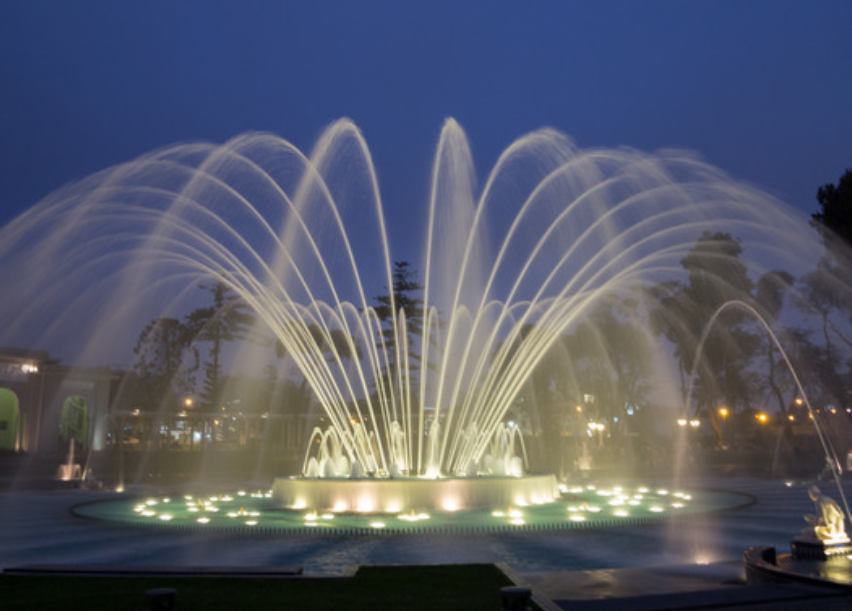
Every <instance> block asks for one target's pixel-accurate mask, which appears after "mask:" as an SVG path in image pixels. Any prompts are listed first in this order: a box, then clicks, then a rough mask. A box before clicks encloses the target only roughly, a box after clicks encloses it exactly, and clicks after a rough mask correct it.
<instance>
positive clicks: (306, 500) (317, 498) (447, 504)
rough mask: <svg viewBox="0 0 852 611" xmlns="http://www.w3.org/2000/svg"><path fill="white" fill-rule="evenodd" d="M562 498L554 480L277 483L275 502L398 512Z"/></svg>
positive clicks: (303, 480)
mask: <svg viewBox="0 0 852 611" xmlns="http://www.w3.org/2000/svg"><path fill="white" fill-rule="evenodd" d="M558 497H559V488H558V486H557V484H556V477H555V476H553V475H552V474H550V475H527V476H523V477H471V478H447V479H416V478H411V479H307V478H298V477H292V478H285V477H279V478H276V479H275V481H274V483H273V484H272V500H273V503H274V504H275V505H276V506H277V507H281V508H286V509H316V510H318V511H333V512H355V513H383V512H387V513H398V512H400V511H407V510H410V509H417V510H440V511H456V510H461V509H472V508H477V507H512V506H514V507H523V506H526V505H533V504H536V505H538V504H543V503H549V502H552V501H554V500H555V499H557V498H558Z"/></svg>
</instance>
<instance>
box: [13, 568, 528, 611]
mask: <svg viewBox="0 0 852 611" xmlns="http://www.w3.org/2000/svg"><path fill="white" fill-rule="evenodd" d="M507 585H512V584H511V582H510V581H509V579H508V578H507V577H506V576H505V575H504V574H503V573H502V572H501V571H500V570H499V569H498V568H497V567H496V566H494V565H490V564H480V565H455V566H454V565H440V566H400V567H396V566H394V567H365V568H362V569H360V570H359V571H358V573H357V574H356V575H355V576H354V577H352V578H310V577H308V578H305V577H301V578H242V577H241V578H221V577H217V578H210V577H147V576H146V577H132V576H130V577H77V576H36V575H28V576H21V575H0V607H2V608H3V609H4V611H17V610H20V609H38V610H39V611H52V610H54V609H55V610H57V611H76V610H77V609H79V610H81V611H82V610H86V611H99V610H104V611H106V610H110V611H122V610H124V609H127V610H132V611H144V610H145V609H147V608H148V602H147V599H146V597H145V591H146V590H149V589H152V588H174V589H175V590H177V596H176V604H175V609H176V611H190V610H197V609H204V610H210V611H215V610H217V609H222V610H228V611H234V610H235V609H246V610H250V611H263V610H265V609H270V610H273V609H274V610H275V611H281V610H285V609H309V610H319V611H322V610H326V609H327V610H329V611H332V610H335V611H359V610H362V609H363V610H364V611H368V610H369V611H377V610H382V611H387V610H393V609H399V610H405V611H418V610H421V609H422V610H423V611H426V610H429V611H434V610H435V609H441V610H442V611H453V610H458V611H477V610H482V611H486V610H487V611H494V610H495V609H499V608H500V588H501V587H502V586H507Z"/></svg>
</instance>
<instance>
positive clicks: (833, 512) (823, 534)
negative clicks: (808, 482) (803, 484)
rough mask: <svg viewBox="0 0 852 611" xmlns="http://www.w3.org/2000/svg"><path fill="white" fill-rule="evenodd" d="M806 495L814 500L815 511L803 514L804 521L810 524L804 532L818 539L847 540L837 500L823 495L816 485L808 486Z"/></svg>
mask: <svg viewBox="0 0 852 611" xmlns="http://www.w3.org/2000/svg"><path fill="white" fill-rule="evenodd" d="M808 497H809V498H810V499H811V500H812V501H813V502H814V505H815V508H816V513H815V514H809V515H806V516H805V521H806V522H807V523H808V524H810V526H809V527H808V528H806V529H805V532H804V534H805V535H808V536H812V537H815V538H817V539H819V540H820V541H845V542H848V541H849V537H847V536H846V526H845V524H844V521H845V517H844V515H843V510H842V509H840V505H838V504H837V501H835V500H834V499H833V498H831V497H829V496H826V495H824V494H823V493H822V492H821V491H820V489H819V488H818V487H817V486H811V487H810V488H808Z"/></svg>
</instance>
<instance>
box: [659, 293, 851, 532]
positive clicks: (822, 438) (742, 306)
mask: <svg viewBox="0 0 852 611" xmlns="http://www.w3.org/2000/svg"><path fill="white" fill-rule="evenodd" d="M730 309H738V310H742V311H744V312H746V313H747V314H749V315H750V316H751V317H752V318H753V319H754V320H755V321H757V322H758V323H760V325H761V326H762V327H763V329H764V330H765V331H766V333H767V335H768V336H769V339H770V341H771V342H772V345H773V348H774V349H775V350H777V352H778V354H780V355H781V358H782V359H783V361H784V365H785V366H786V367H787V370H788V372H789V374H790V376H791V377H792V379H793V383H794V384H795V387H796V390H797V392H798V396H799V398H800V399H801V401H802V403H803V405H804V406H805V407H806V408H807V410H808V415H809V417H810V418H809V419H810V421H811V422H812V423H813V427H814V430H815V431H816V434H817V438H818V439H819V443H820V447H821V448H822V451H823V454H824V457H825V463H826V465H827V466H828V468H829V469H830V472H831V475H832V479H833V481H834V484H835V486H836V488H837V491H838V493H839V495H840V498H841V500H842V502H843V508H844V510H845V512H846V517H847V519H849V522H850V524H852V512H850V510H849V503H848V501H847V500H846V494H845V493H844V492H843V485H842V482H841V476H842V473H843V468H842V466H841V462H840V459H839V458H838V456H837V452H836V451H835V449H834V446H833V445H832V444H831V441H830V439H829V437H828V434H827V432H826V431H825V430H824V429H823V426H822V424H821V423H820V419H819V417H818V415H817V413H816V410H814V408H813V405H811V401H810V399H809V398H808V393H807V392H806V391H805V387H804V386H803V385H802V381H801V379H800V377H799V374H798V372H797V371H796V369H795V368H794V367H793V363H792V361H791V360H790V357H789V355H788V354H787V351H786V350H785V349H784V346H783V345H782V344H781V341H780V339H779V338H778V335H777V334H776V333H775V331H774V330H773V329H772V327H771V325H770V324H769V323H768V322H767V321H766V319H765V318H764V317H763V315H762V314H761V313H760V312H759V311H758V310H757V309H756V308H755V307H754V306H753V305H751V304H749V303H746V302H744V301H741V300H737V299H732V300H730V301H727V302H725V303H723V304H722V305H721V306H719V307H718V308H717V309H716V311H715V312H714V313H713V315H712V316H711V317H710V320H708V321H707V324H706V325H705V326H704V330H703V331H702V333H701V337H700V338H699V340H698V343H697V345H696V347H695V356H694V358H693V360H692V363H693V364H692V370H691V371H690V374H689V377H688V378H687V385H686V389H687V393H686V399H685V403H684V406H685V412H687V413H689V411H690V405H691V403H692V397H693V393H694V389H695V384H694V381H695V380H696V375H697V372H698V369H699V367H700V366H701V360H702V358H703V356H704V346H705V343H706V342H707V338H708V337H709V336H710V333H711V331H713V330H714V328H715V327H716V325H717V322H718V320H719V317H720V316H721V315H722V313H724V312H725V311H726V310H730ZM683 442H684V439H683V437H681V448H680V450H679V452H678V455H680V456H682V455H683V453H684V451H685V447H684V445H683ZM684 462H685V461H683V460H678V461H676V463H675V464H676V465H677V467H681V466H682V465H683V464H684ZM679 479H680V474H679V473H678V472H677V471H676V473H675V481H678V480H679Z"/></svg>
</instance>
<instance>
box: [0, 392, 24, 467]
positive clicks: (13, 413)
mask: <svg viewBox="0 0 852 611" xmlns="http://www.w3.org/2000/svg"><path fill="white" fill-rule="evenodd" d="M20 421H21V410H20V408H19V406H18V395H16V394H15V393H14V392H12V391H11V390H9V389H8V388H0V451H2V452H16V451H17V450H18V442H19V440H18V428H19V424H20Z"/></svg>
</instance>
